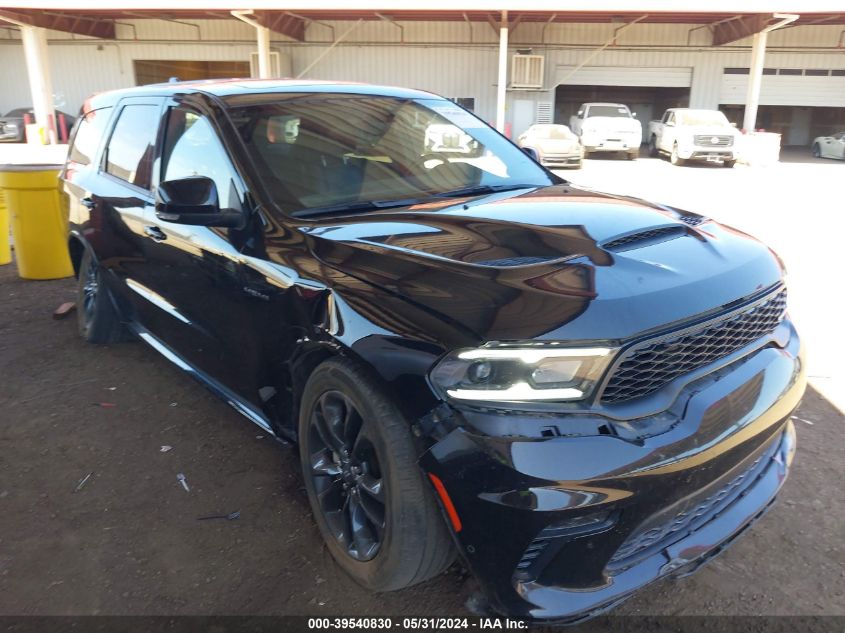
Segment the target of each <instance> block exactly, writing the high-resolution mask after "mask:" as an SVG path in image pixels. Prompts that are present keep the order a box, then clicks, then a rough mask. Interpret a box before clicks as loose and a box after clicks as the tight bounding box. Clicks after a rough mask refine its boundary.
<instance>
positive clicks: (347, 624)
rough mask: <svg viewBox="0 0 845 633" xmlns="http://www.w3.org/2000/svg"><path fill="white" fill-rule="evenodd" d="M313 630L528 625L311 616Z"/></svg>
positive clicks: (475, 620)
mask: <svg viewBox="0 0 845 633" xmlns="http://www.w3.org/2000/svg"><path fill="white" fill-rule="evenodd" d="M308 628H309V629H312V630H356V629H357V630H376V629H381V630H390V629H394V628H395V629H400V630H434V631H437V630H443V629H462V630H472V629H476V630H480V631H495V630H500V631H504V630H522V629H527V628H528V623H527V622H525V621H524V620H516V619H513V618H434V617H432V618H402V619H401V620H399V619H396V620H394V619H393V618H308Z"/></svg>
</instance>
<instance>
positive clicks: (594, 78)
mask: <svg viewBox="0 0 845 633" xmlns="http://www.w3.org/2000/svg"><path fill="white" fill-rule="evenodd" d="M575 68H576V67H575V66H558V67H557V68H556V69H555V80H556V81H555V83H556V84H564V85H571V86H653V87H655V88H689V87H690V86H691V85H692V68H678V67H668V68H656V67H651V68H642V67H629V66H584V67H583V68H579V69H578V70H577V71H575V72H574V73H573V70H575Z"/></svg>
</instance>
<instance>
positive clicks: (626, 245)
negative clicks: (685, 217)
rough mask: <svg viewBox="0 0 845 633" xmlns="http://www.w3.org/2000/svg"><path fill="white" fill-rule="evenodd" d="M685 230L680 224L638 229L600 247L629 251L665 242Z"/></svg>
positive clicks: (682, 233) (616, 250)
mask: <svg viewBox="0 0 845 633" xmlns="http://www.w3.org/2000/svg"><path fill="white" fill-rule="evenodd" d="M686 233H687V230H686V228H684V227H682V226H663V227H659V228H656V229H650V230H648V231H638V232H637V233H629V234H628V235H623V236H622V237H617V238H616V239H613V240H611V241H609V242H605V243H604V244H602V248H604V249H605V250H608V251H615V252H621V251H629V250H631V249H634V248H642V247H644V246H650V245H651V244H657V243H659V242H666V241H669V240H673V239H675V238H676V237H681V236H682V235H686Z"/></svg>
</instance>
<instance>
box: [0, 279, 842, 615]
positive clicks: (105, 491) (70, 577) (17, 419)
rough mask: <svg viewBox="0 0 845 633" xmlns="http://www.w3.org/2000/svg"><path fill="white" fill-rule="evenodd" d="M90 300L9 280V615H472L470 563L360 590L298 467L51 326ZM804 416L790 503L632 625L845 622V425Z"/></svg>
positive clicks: (178, 383) (660, 589)
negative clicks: (389, 586) (734, 619)
mask: <svg viewBox="0 0 845 633" xmlns="http://www.w3.org/2000/svg"><path fill="white" fill-rule="evenodd" d="M74 288H75V285H74V282H73V281H72V280H63V281H52V282H33V281H21V280H19V279H18V278H17V276H16V273H15V270H14V267H13V266H4V267H2V268H0V419H1V420H2V422H0V615H22V614H32V615H35V614H37V615H69V614H112V615H126V614H144V615H175V614H180V615H212V614H213V615H222V614H227V615H275V614H300V615H347V616H348V615H361V614H386V615H394V616H396V615H402V614H414V615H462V614H466V611H465V609H464V600H465V598H466V596H467V593H468V591H469V588H470V586H469V585H470V583H469V582H468V581H467V580H466V578H465V576H464V574H463V573H462V571H461V569H460V568H459V566H455V567H453V569H451V570H450V571H449V572H448V573H446V574H444V575H443V576H441V577H439V578H436V579H434V580H432V581H430V582H428V583H426V584H424V585H422V586H418V587H415V588H412V589H408V590H404V591H401V592H395V593H390V594H383V595H374V594H370V593H368V592H366V591H364V590H363V589H361V588H359V587H358V586H357V585H355V584H354V583H353V582H352V581H351V580H349V579H348V578H347V577H346V576H344V574H343V573H342V572H341V571H340V570H339V569H338V568H337V567H336V566H335V565H334V563H333V562H332V560H331V558H330V556H329V555H328V553H327V552H326V550H325V548H324V547H323V546H322V545H321V541H320V538H319V535H318V532H317V530H316V527H315V526H314V523H313V521H312V519H311V515H310V511H309V508H308V503H307V499H306V496H305V492H304V490H303V488H302V485H301V483H300V477H299V465H298V463H297V459H296V457H295V454H294V451H293V450H292V449H291V448H289V447H285V446H282V445H280V444H277V443H276V442H275V441H274V440H271V439H270V438H268V437H267V436H266V435H265V434H264V433H262V432H261V430H260V429H259V428H258V427H255V426H253V425H252V424H250V423H249V422H247V421H246V420H245V419H244V418H242V417H241V416H240V415H238V414H237V413H235V412H234V411H233V410H232V409H230V408H229V407H228V406H227V405H225V404H224V403H223V402H221V401H218V400H216V399H215V398H213V397H212V396H210V395H209V394H208V393H207V392H206V391H205V389H204V388H202V387H201V386H200V385H199V384H197V383H195V382H194V381H193V380H192V379H191V378H189V377H187V376H186V375H184V374H182V373H181V372H180V371H179V370H177V369H176V368H175V367H173V366H172V365H171V364H170V363H168V362H167V361H166V360H165V359H164V358H162V357H160V356H159V355H158V354H156V353H155V352H154V351H153V350H151V349H149V348H147V347H146V346H144V345H143V344H141V343H126V344H120V345H115V346H111V347H95V346H91V345H86V344H83V342H82V341H81V340H80V339H79V337H78V336H77V333H76V322H75V317H70V318H68V319H65V320H61V321H55V320H53V319H52V316H51V315H52V311H53V310H54V309H55V308H56V307H57V306H58V305H59V304H60V303H62V302H63V301H70V300H73V299H74V293H75V290H74ZM103 404H105V405H106V406H103ZM796 415H797V416H798V417H799V418H801V420H803V421H796V426H797V427H798V433H799V450H798V455H797V457H796V460H795V464H794V471H793V474H792V476H791V478H790V479H789V481H788V482H787V484H786V486H785V488H784V490H783V492H782V495H781V498H780V502H779V503H778V504H777V506H776V507H775V508H774V509H773V510H772V511H771V512H770V513H769V514H768V515H767V516H766V517H764V518H763V519H762V520H761V521H760V522H759V523H758V524H757V525H756V526H755V528H754V529H753V530H751V532H750V533H749V534H748V535H747V536H745V537H744V538H743V539H741V540H740V541H739V542H738V543H736V544H735V545H734V546H733V547H732V548H731V549H730V550H729V551H728V552H726V553H725V554H724V555H723V556H721V557H720V558H718V559H716V560H715V561H713V562H712V563H711V564H710V565H709V566H708V567H706V568H704V569H703V570H702V571H700V572H699V573H698V574H697V575H696V576H694V577H692V578H688V579H684V580H678V581H665V582H661V583H659V584H657V585H655V586H653V587H651V588H649V589H648V590H646V591H644V592H642V593H641V594H639V595H638V596H636V597H635V598H633V599H632V600H630V601H629V602H628V603H626V604H625V605H623V606H622V607H621V608H619V609H618V610H617V611H616V613H619V614H622V613H627V614H648V615H674V614H737V615H739V614H748V615H751V614H753V615H756V614H795V615H799V614H800V615H811V614H840V615H842V614H845V544H843V540H842V536H843V532H842V525H843V523H842V522H843V517H845V495H843V492H842V478H841V473H842V464H843V463H845V437H843V429H845V427H843V416H842V415H841V414H840V413H839V412H838V411H837V410H835V409H834V408H833V407H832V406H831V405H830V404H828V403H827V402H826V401H825V400H823V399H822V398H821V397H820V396H819V395H818V394H817V393H815V392H814V391H810V392H808V394H807V396H806V398H805V400H804V403H803V404H802V405H801V408H800V409H799V410H798V412H797V414H796ZM163 446H171V447H172V449H170V450H168V451H166V452H162V447H163ZM89 473H90V477H89V478H88V479H87V481H85V483H84V485H83V486H82V487H81V489H79V490H77V487H78V484H79V483H80V481H81V480H83V479H84V478H85V477H86V476H87V475H88V474H89ZM178 473H184V474H185V476H186V481H187V485H188V486H189V487H190V492H186V491H185V490H184V489H183V488H182V486H181V485H180V483H179V482H178V481H177V474H178ZM236 510H237V511H240V518H239V519H237V520H232V521H226V520H209V521H197V517H201V516H206V515H214V514H221V513H222V514H225V513H230V512H233V511H236Z"/></svg>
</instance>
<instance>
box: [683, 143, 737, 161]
mask: <svg viewBox="0 0 845 633" xmlns="http://www.w3.org/2000/svg"><path fill="white" fill-rule="evenodd" d="M678 156H680V157H681V158H683V159H684V160H702V161H709V162H720V161H722V162H723V161H731V160H735V159H736V156H735V152H734V149H733V147H704V146H699V145H695V146H692V147H679V148H678Z"/></svg>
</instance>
